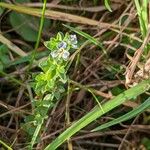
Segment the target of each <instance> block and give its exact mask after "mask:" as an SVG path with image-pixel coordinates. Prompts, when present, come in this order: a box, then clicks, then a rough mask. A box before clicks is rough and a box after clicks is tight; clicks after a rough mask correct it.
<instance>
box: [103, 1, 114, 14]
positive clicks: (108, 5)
mask: <svg viewBox="0 0 150 150" xmlns="http://www.w3.org/2000/svg"><path fill="white" fill-rule="evenodd" d="M104 4H105V7H106V8H107V9H108V10H109V11H110V12H112V9H111V7H110V0H104Z"/></svg>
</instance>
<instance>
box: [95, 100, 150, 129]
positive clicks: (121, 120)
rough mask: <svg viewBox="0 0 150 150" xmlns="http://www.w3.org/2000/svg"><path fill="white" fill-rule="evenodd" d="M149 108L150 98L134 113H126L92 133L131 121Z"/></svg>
mask: <svg viewBox="0 0 150 150" xmlns="http://www.w3.org/2000/svg"><path fill="white" fill-rule="evenodd" d="M149 107H150V98H148V99H147V100H146V101H145V102H144V103H142V104H141V105H139V106H138V107H137V108H134V109H133V110H132V111H130V112H128V113H126V114H125V115H123V116H121V117H119V118H117V119H114V120H112V121H109V122H107V123H105V124H103V125H101V126H99V127H97V128H95V129H93V130H92V131H99V130H102V129H105V128H108V127H110V126H113V125H115V124H118V123H121V122H123V121H126V120H129V119H131V118H133V117H135V116H136V115H138V114H140V113H142V112H143V111H144V110H145V109H147V108H149Z"/></svg>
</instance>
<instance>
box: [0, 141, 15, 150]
mask: <svg viewBox="0 0 150 150" xmlns="http://www.w3.org/2000/svg"><path fill="white" fill-rule="evenodd" d="M0 144H2V145H3V146H4V147H5V148H7V150H13V149H12V148H11V147H9V146H8V145H7V144H6V143H4V142H3V141H1V140H0ZM1 149H3V148H2V147H1Z"/></svg>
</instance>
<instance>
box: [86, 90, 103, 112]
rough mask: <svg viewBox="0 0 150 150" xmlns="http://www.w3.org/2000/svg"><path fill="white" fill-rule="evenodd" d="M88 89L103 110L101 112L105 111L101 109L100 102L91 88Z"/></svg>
mask: <svg viewBox="0 0 150 150" xmlns="http://www.w3.org/2000/svg"><path fill="white" fill-rule="evenodd" d="M88 91H89V92H90V93H91V94H92V96H93V97H94V99H95V100H96V102H97V104H98V105H99V107H100V109H101V110H102V111H103V113H105V112H104V110H103V107H102V105H101V104H100V102H99V100H98V98H97V97H96V96H95V94H94V93H93V92H92V90H91V89H88Z"/></svg>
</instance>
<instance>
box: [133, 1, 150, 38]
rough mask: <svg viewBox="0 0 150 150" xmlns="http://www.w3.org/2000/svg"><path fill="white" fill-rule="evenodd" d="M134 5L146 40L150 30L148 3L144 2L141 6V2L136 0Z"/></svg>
mask: <svg viewBox="0 0 150 150" xmlns="http://www.w3.org/2000/svg"><path fill="white" fill-rule="evenodd" d="M134 3H135V6H136V9H137V14H138V17H139V23H140V29H141V33H142V36H143V38H144V37H145V36H146V34H147V30H148V11H147V8H148V1H147V0H144V1H143V2H142V4H140V2H139V0H134Z"/></svg>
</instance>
